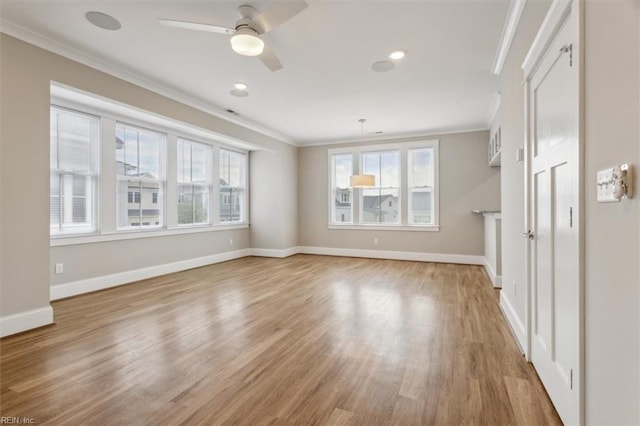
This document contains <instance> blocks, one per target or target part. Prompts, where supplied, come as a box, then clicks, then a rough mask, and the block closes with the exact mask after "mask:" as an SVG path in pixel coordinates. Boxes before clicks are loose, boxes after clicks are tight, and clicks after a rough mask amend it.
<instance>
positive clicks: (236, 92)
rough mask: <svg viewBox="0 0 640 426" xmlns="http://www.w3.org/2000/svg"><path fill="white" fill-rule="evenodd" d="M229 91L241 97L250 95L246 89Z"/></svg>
mask: <svg viewBox="0 0 640 426" xmlns="http://www.w3.org/2000/svg"><path fill="white" fill-rule="evenodd" d="M229 93H231V94H232V95H233V96H237V97H239V98H246V97H247V96H249V92H247V91H246V90H239V89H233V90H232V91H231V92H229Z"/></svg>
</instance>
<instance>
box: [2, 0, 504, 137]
mask: <svg viewBox="0 0 640 426" xmlns="http://www.w3.org/2000/svg"><path fill="white" fill-rule="evenodd" d="M242 3H245V2H241V1H231V0H227V1H211V2H203V1H198V0H192V1H184V0H183V1H162V2H158V1H156V2H151V1H137V2H132V3H126V2H123V1H122V0H114V1H106V2H105V1H101V2H95V1H77V2H70V1H46V0H39V1H3V2H2V10H1V15H2V19H3V20H4V21H7V22H9V23H12V24H14V25H18V26H21V27H24V28H26V29H28V30H31V31H33V32H36V33H38V34H40V35H42V36H44V37H46V38H48V39H51V40H53V41H56V42H59V43H62V44H63V45H65V46H67V47H70V48H72V49H76V50H79V51H81V52H83V53H86V54H87V55H90V56H92V57H94V58H97V59H101V60H104V61H107V62H109V63H111V64H113V65H115V66H116V67H118V68H120V69H122V70H125V71H128V72H130V73H133V74H136V75H138V76H140V77H143V78H145V79H146V80H149V81H151V82H154V83H157V84H159V85H162V86H164V87H166V88H168V89H170V90H172V91H174V92H178V93H181V94H182V95H184V96H187V97H189V98H191V99H193V100H194V102H199V103H203V104H206V105H208V106H210V107H211V108H213V109H220V110H221V111H223V110H226V109H232V110H235V111H236V112H238V113H239V114H241V116H242V117H243V118H244V119H245V120H248V121H249V122H252V123H255V124H257V125H259V126H262V127H265V128H267V129H272V130H275V131H277V132H279V133H281V134H283V135H285V136H287V137H288V138H290V139H293V140H294V141H296V143H299V144H304V143H317V142H330V141H336V140H349V139H354V138H359V137H360V136H361V135H360V132H361V131H360V123H358V119H360V118H366V119H367V122H366V124H365V132H366V133H368V132H375V131H383V132H384V134H383V135H382V136H384V137H392V136H398V135H409V134H427V133H437V132H449V131H461V130H477V129H486V128H487V127H488V123H487V121H488V119H489V114H490V112H489V110H490V108H491V103H492V100H493V98H494V95H495V93H496V92H497V90H498V79H497V77H496V76H495V75H493V74H492V73H491V66H492V63H493V61H494V57H495V54H496V50H497V48H498V44H499V42H500V36H501V33H502V29H503V27H504V22H505V19H506V17H507V12H508V9H509V1H508V0H499V1H496V0H475V1H471V0H466V1H458V0H450V1H446V0H445V1H429V0H414V1H393V0H387V1H373V0H367V1H362V0H349V1H338V0H332V1H313V0H310V1H308V3H309V4H310V6H309V7H308V8H307V9H306V10H304V11H303V12H302V13H300V14H299V15H297V16H296V17H294V18H293V19H291V20H290V21H288V22H286V23H285V24H283V25H281V26H280V27H278V28H276V29H275V30H273V31H272V32H270V33H268V34H266V35H265V36H264V39H265V41H266V42H267V43H268V44H269V45H270V46H271V47H272V48H273V49H274V50H275V51H276V53H277V54H278V56H279V58H280V60H281V62H282V63H283V65H284V69H282V70H280V71H277V72H270V71H269V70H268V69H267V68H266V67H265V66H264V65H263V64H262V63H261V62H260V61H259V60H257V59H256V58H249V57H243V56H240V55H237V54H236V53H234V52H233V51H232V50H231V47H230V44H229V38H228V36H225V35H220V34H213V33H205V32H197V31H187V30H182V29H176V28H169V27H165V26H161V25H159V24H158V23H157V19H158V18H168V19H177V20H185V21H195V22H201V23H210V24H216V25H222V26H230V27H231V26H233V24H234V23H235V21H236V20H237V19H238V15H237V12H236V7H237V6H238V5H239V4H242ZM249 3H250V4H252V5H255V6H256V8H257V9H258V10H263V9H264V8H265V6H267V5H268V4H269V2H249ZM91 10H96V11H100V12H104V13H107V14H110V15H112V16H114V17H116V18H117V19H119V20H120V21H121V23H122V29H121V30H120V31H105V30H102V29H99V28H97V27H95V26H93V25H91V24H90V23H89V22H87V21H86V19H85V18H84V14H85V13H86V12H88V11H91ZM398 48H400V49H406V50H407V51H408V54H407V56H406V58H404V59H402V60H400V61H397V62H396V68H395V69H394V70H393V71H390V72H386V73H376V72H373V71H371V68H370V67H371V64H372V63H373V62H375V61H378V60H384V59H387V58H386V56H387V55H388V54H389V53H390V52H391V51H392V50H394V49H398ZM237 81H241V82H245V83H247V84H248V86H249V88H248V91H249V93H250V95H249V96H248V97H246V98H237V97H234V96H232V95H230V93H229V91H230V90H231V89H232V88H233V87H232V86H233V83H234V82H237ZM225 114H226V113H225Z"/></svg>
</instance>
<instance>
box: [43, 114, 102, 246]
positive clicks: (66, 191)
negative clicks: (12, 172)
mask: <svg viewBox="0 0 640 426" xmlns="http://www.w3.org/2000/svg"><path fill="white" fill-rule="evenodd" d="M50 119H51V123H50V140H51V147H50V170H51V177H50V197H49V213H50V214H49V218H50V221H49V223H50V232H51V235H64V234H79V233H91V232H95V231H96V230H97V220H96V217H97V204H98V203H97V196H96V188H97V182H98V176H99V175H98V149H99V143H98V140H99V134H100V129H99V127H100V121H99V119H98V117H95V116H92V115H88V114H84V113H80V112H76V111H71V110H67V109H63V108H59V107H55V106H53V107H51V110H50Z"/></svg>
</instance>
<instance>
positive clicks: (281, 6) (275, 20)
mask: <svg viewBox="0 0 640 426" xmlns="http://www.w3.org/2000/svg"><path fill="white" fill-rule="evenodd" d="M307 7H309V5H308V4H307V3H305V2H304V1H303V0H295V1H291V0H279V1H276V2H275V3H273V4H271V6H269V7H268V8H267V10H265V11H264V12H262V13H261V14H260V15H258V16H256V17H255V18H253V21H254V22H256V23H257V24H258V25H259V26H260V27H261V29H262V31H263V32H265V33H266V32H269V31H271V30H272V29H274V28H275V27H277V26H278V25H280V24H282V23H284V22H286V21H288V20H289V19H291V18H293V17H294V16H296V15H297V14H298V13H300V12H302V11H303V10H305V9H306V8H307Z"/></svg>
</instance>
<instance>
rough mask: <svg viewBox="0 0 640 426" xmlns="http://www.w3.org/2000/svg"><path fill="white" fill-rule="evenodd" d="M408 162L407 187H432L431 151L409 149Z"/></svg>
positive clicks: (428, 149)
mask: <svg viewBox="0 0 640 426" xmlns="http://www.w3.org/2000/svg"><path fill="white" fill-rule="evenodd" d="M408 162H409V170H408V172H409V186H411V187H415V186H420V187H426V186H428V187H431V186H433V149H432V148H424V149H410V150H409V155H408Z"/></svg>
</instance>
